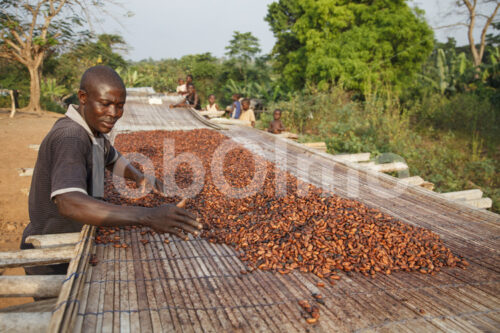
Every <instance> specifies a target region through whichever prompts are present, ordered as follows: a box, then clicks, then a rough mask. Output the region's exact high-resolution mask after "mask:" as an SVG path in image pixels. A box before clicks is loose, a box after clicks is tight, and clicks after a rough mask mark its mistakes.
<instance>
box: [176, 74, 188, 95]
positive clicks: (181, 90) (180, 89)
mask: <svg viewBox="0 0 500 333" xmlns="http://www.w3.org/2000/svg"><path fill="white" fill-rule="evenodd" d="M177 83H178V84H179V85H178V86H177V88H176V92H177V93H178V94H179V95H185V94H187V88H186V84H185V83H184V79H182V78H179V79H178V80H177Z"/></svg>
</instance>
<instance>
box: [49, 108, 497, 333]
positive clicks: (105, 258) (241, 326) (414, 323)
mask: <svg viewBox="0 0 500 333" xmlns="http://www.w3.org/2000/svg"><path fill="white" fill-rule="evenodd" d="M145 101H147V100H145ZM145 101H142V102H141V101H131V102H127V106H126V111H125V116H124V118H123V119H122V120H120V122H122V123H118V124H117V128H116V130H117V131H118V132H121V133H122V132H126V131H140V130H151V129H164V130H179V129H185V130H190V129H194V128H204V127H210V124H207V123H206V122H205V121H203V122H202V121H200V119H199V117H198V116H197V115H196V114H194V113H193V111H190V110H185V109H184V110H181V109H168V108H167V106H166V105H165V104H164V105H162V106H157V105H148V104H146V103H145ZM126 117H127V118H128V120H127V118H126ZM156 123H158V124H159V125H158V128H156V126H157V125H155V124H156ZM224 134H226V135H227V136H228V137H230V138H231V139H233V140H234V141H236V142H239V143H241V144H242V145H243V146H245V147H246V148H247V149H249V150H251V151H253V152H256V153H258V154H261V155H263V156H264V157H265V158H266V159H268V160H271V161H273V162H279V163H282V161H284V160H285V159H286V161H287V164H286V165H283V167H284V168H286V169H287V170H288V171H290V172H291V173H292V174H294V175H295V176H297V177H298V178H302V179H304V180H307V181H308V182H310V183H312V184H314V185H316V186H319V187H323V188H327V189H329V190H332V191H333V192H335V193H337V194H339V195H341V196H343V197H350V198H353V199H356V200H359V201H361V202H364V203H366V204H367V205H369V206H374V207H377V208H379V209H380V210H382V211H384V212H387V213H389V214H391V215H393V216H395V217H397V218H399V219H401V220H402V221H405V222H406V223H409V224H413V225H418V226H421V227H425V228H428V229H431V230H432V231H434V232H435V233H437V234H438V235H440V237H441V238H442V239H443V240H444V242H445V244H446V245H447V246H448V247H449V248H450V249H451V250H452V251H453V252H454V253H456V254H458V255H460V256H463V257H465V258H466V259H467V260H469V262H470V266H469V268H468V269H467V270H462V269H459V268H454V269H450V268H446V269H443V270H442V271H441V272H440V273H439V274H437V275H435V276H430V275H424V274H419V273H394V274H392V275H377V277H376V278H375V279H372V278H367V277H365V276H363V275H362V274H358V273H352V274H343V275H342V279H341V280H340V281H338V283H337V284H335V285H333V286H332V285H328V284H327V285H326V286H325V287H324V288H318V287H317V286H316V283H317V282H318V281H320V279H319V278H318V277H316V276H315V275H313V274H303V273H300V272H297V271H293V272H292V273H290V274H286V275H281V274H278V273H273V272H264V271H259V270H256V271H254V272H252V273H251V274H241V272H240V271H241V270H242V269H244V268H245V265H244V264H243V263H242V262H241V261H240V260H239V259H238V257H237V253H236V252H235V250H234V249H233V248H231V247H229V246H226V245H214V244H211V243H209V242H207V241H206V240H204V239H193V238H191V239H190V240H189V241H187V242H184V241H179V240H177V239H172V238H170V237H169V239H170V243H169V244H165V243H164V241H163V240H164V238H165V236H163V235H154V236H153V235H151V234H149V233H148V234H147V236H139V229H136V230H128V231H127V230H120V231H119V233H120V237H121V238H122V239H124V240H125V241H126V242H127V243H129V244H130V245H131V246H130V247H129V248H128V249H126V250H123V249H115V248H113V247H111V246H104V245H95V244H91V245H90V246H88V245H87V247H86V248H85V249H82V251H81V256H79V257H77V258H75V260H73V262H74V263H73V265H72V270H71V271H69V272H68V277H67V281H66V282H65V283H64V285H63V289H62V292H61V296H60V297H59V300H58V306H57V308H56V310H55V312H54V316H53V317H52V321H51V330H53V331H61V332H62V331H65V332H66V331H70V330H71V331H77V332H78V331H85V332H87V331H92V332H93V331H111V330H117V331H123V332H138V331H142V332H149V331H157V332H160V331H187V332H201V331H208V332H223V331H231V332H232V331H286V332H302V331H305V330H309V331H316V332H332V331H372V330H376V329H381V330H390V331H422V330H432V331H468V332H469V331H495V330H498V327H499V325H500V316H499V312H500V299H499V297H498V295H499V294H500V272H499V271H500V265H499V264H498V263H499V247H498V239H499V237H500V232H499V225H500V224H499V223H500V218H499V216H498V215H496V214H493V213H490V212H485V211H476V210H472V209H470V208H467V207H466V206H462V205H460V204H457V203H454V202H451V201H449V200H446V199H443V198H441V197H439V196H437V195H435V194H433V193H432V192H430V191H425V190H422V189H420V188H418V187H413V186H409V187H403V188H401V185H398V183H397V182H396V181H395V180H393V179H391V178H390V177H388V176H385V175H380V174H378V173H374V172H369V171H364V170H361V169H359V168H358V169H357V168H356V166H355V165H352V164H349V163H348V162H344V161H342V160H338V159H335V158H334V157H332V156H330V155H328V154H323V153H317V152H315V151H313V150H311V149H308V148H306V147H302V146H300V145H298V144H296V143H294V142H292V141H287V140H283V139H279V138H276V137H274V136H271V135H269V134H267V133H264V132H260V131H257V130H254V129H250V128H240V127H232V128H230V129H229V130H227V131H224ZM332 170H333V173H332V172H331V171H332ZM396 192H397V193H398V195H395V193H396ZM84 232H85V233H87V236H88V237H91V236H92V232H93V231H92V228H86V229H84ZM145 237H147V238H148V239H149V244H147V245H146V246H142V244H140V243H139V239H140V238H145ZM91 254H95V255H96V256H97V258H98V261H99V264H98V265H97V266H90V265H89V264H88V259H89V256H90V255H91ZM312 293H321V294H322V295H323V297H324V300H325V306H321V318H320V320H319V321H318V323H317V324H315V325H308V324H307V323H306V322H305V321H304V319H303V318H301V314H300V307H299V306H298V305H297V301H298V300H302V299H312V298H311V294H312Z"/></svg>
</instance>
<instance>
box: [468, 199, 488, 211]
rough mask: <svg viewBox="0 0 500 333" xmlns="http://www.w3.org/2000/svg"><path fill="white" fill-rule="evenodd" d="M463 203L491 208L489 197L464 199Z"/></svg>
mask: <svg viewBox="0 0 500 333" xmlns="http://www.w3.org/2000/svg"><path fill="white" fill-rule="evenodd" d="M465 203H466V204H468V205H471V206H474V207H475V208H479V209H487V208H491V206H492V205H493V200H491V199H490V198H481V199H472V200H467V201H465Z"/></svg>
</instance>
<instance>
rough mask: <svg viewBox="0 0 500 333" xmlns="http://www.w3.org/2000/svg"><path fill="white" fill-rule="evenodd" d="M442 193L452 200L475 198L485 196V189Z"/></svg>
mask: <svg viewBox="0 0 500 333" xmlns="http://www.w3.org/2000/svg"><path fill="white" fill-rule="evenodd" d="M441 195H442V196H443V197H445V198H447V199H450V200H475V199H481V197H482V196H483V191H481V190H479V189H475V190H465V191H457V192H447V193H441Z"/></svg>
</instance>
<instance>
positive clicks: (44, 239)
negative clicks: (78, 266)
mask: <svg viewBox="0 0 500 333" xmlns="http://www.w3.org/2000/svg"><path fill="white" fill-rule="evenodd" d="M79 238H80V233H79V232H71V233H65V234H50V235H33V236H28V237H27V238H26V243H31V244H32V245H33V246H34V247H35V249H45V248H48V247H56V246H63V245H75V244H76V242H78V239H79Z"/></svg>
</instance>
